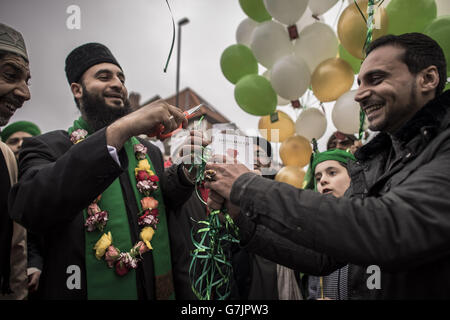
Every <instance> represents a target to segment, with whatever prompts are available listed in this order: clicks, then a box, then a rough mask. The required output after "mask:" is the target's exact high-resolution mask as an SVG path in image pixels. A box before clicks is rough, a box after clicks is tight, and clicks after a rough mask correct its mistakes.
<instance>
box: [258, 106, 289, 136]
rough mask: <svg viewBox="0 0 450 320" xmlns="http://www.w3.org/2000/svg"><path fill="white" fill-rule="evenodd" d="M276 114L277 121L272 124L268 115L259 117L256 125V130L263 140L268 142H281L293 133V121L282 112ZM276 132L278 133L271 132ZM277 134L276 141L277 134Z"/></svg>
mask: <svg viewBox="0 0 450 320" xmlns="http://www.w3.org/2000/svg"><path fill="white" fill-rule="evenodd" d="M276 112H278V121H275V122H272V121H271V120H270V119H271V118H270V115H268V116H264V117H261V119H259V123H258V129H259V132H260V133H261V135H262V136H263V137H264V139H266V140H268V141H270V142H283V141H284V140H286V139H287V138H289V137H290V136H292V135H294V133H295V124H294V121H293V120H292V119H291V117H289V115H287V114H286V113H284V112H283V111H278V110H277V111H276ZM271 130H278V131H271ZM277 132H278V140H277V134H276V133H277Z"/></svg>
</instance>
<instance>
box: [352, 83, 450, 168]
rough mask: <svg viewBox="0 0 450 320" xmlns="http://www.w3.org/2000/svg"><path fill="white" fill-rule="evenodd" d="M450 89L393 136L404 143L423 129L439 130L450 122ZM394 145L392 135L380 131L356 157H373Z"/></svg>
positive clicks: (429, 103) (432, 101)
mask: <svg viewBox="0 0 450 320" xmlns="http://www.w3.org/2000/svg"><path fill="white" fill-rule="evenodd" d="M449 108H450V90H447V91H445V92H444V93H442V94H441V95H439V96H438V97H436V98H435V99H433V100H431V101H430V102H428V103H427V104H426V105H425V106H424V107H423V108H421V109H420V110H419V111H418V112H417V113H416V114H415V115H414V117H413V118H412V119H411V120H409V121H408V122H407V123H406V124H405V125H404V126H403V127H402V128H400V129H399V130H398V131H397V132H396V133H395V134H394V135H393V136H394V138H395V139H396V140H397V141H399V142H400V143H402V144H406V143H408V142H409V141H411V139H412V138H413V137H415V136H417V135H418V134H420V132H421V130H423V129H424V128H427V129H428V130H431V131H435V132H437V131H439V130H442V129H441V128H445V127H447V126H448V124H449V120H450V119H449V114H450V112H449ZM391 145H392V141H391V137H390V136H389V134H388V133H386V132H380V133H379V134H378V135H377V136H376V137H375V138H374V139H373V140H372V141H370V142H369V143H368V144H366V145H364V146H363V147H361V148H360V149H359V150H358V151H357V152H356V153H355V157H356V158H357V159H359V160H366V159H369V158H372V157H373V156H375V155H376V154H378V153H380V152H381V151H382V150H386V149H388V148H389V147H390V146H391Z"/></svg>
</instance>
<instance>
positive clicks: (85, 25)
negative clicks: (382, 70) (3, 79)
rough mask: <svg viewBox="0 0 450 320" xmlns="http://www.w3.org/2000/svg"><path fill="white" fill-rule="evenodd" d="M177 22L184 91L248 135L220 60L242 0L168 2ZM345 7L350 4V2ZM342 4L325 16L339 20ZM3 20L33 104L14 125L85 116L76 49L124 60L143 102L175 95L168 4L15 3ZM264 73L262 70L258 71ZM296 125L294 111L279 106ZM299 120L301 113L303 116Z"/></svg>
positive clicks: (251, 123) (58, 125) (249, 123)
mask: <svg viewBox="0 0 450 320" xmlns="http://www.w3.org/2000/svg"><path fill="white" fill-rule="evenodd" d="M169 3H170V5H171V8H172V12H173V16H174V19H175V23H176V22H177V21H178V20H180V19H181V18H183V17H188V18H189V20H190V23H189V24H187V25H185V26H184V27H183V31H182V50H181V69H180V70H181V79H180V88H181V89H182V88H184V87H190V88H192V89H193V90H195V91H196V92H197V93H198V94H199V95H200V96H202V97H203V98H204V99H206V100H207V101H208V102H209V103H211V104H212V105H213V106H214V107H215V108H216V109H217V110H219V111H220V112H221V113H223V114H224V115H225V116H226V117H227V118H228V119H230V120H231V121H233V122H235V123H236V124H237V125H238V126H239V127H240V128H242V129H244V130H246V131H247V132H249V129H253V130H254V129H257V127H258V121H259V117H256V116H252V115H249V114H247V113H245V112H244V111H242V110H241V109H240V108H239V106H238V105H237V103H236V102H235V100H234V85H233V84H231V83H230V82H228V81H227V80H226V79H225V77H224V76H223V75H222V72H221V70H220V56H221V54H222V52H223V50H224V49H225V48H226V47H228V46H229V45H232V44H235V43H236V39H235V32H236V29H237V27H238V25H239V23H240V22H241V21H242V20H243V19H245V18H246V17H247V16H246V15H245V13H244V12H243V11H242V9H241V7H240V5H239V1H238V0H169ZM70 5H77V6H79V7H80V9H81V29H80V30H69V29H68V28H67V27H66V20H67V19H68V17H69V16H70V14H68V13H66V10H67V8H68V7H69V6H70ZM345 5H347V4H345ZM340 8H341V1H339V2H338V4H336V6H335V7H333V8H332V9H331V10H330V11H329V12H328V13H326V14H325V15H324V17H323V19H324V21H325V22H326V23H328V24H329V25H331V26H333V27H334V28H335V25H334V22H335V21H336V17H337V15H338V13H339V9H340ZM0 21H1V22H2V23H5V24H8V25H10V26H12V27H14V28H16V29H17V30H19V31H20V32H21V33H22V34H23V36H24V37H25V42H26V45H27V49H28V54H29V56H30V63H31V75H32V80H31V95H32V97H31V100H30V101H29V102H26V103H25V104H24V106H23V107H22V108H21V109H19V110H18V111H17V112H16V114H15V115H14V116H13V118H12V119H11V122H12V121H18V120H30V121H34V122H36V123H37V124H38V125H39V126H40V127H41V129H42V131H43V132H46V131H50V130H56V129H66V128H68V127H69V126H70V125H71V124H72V122H73V120H74V119H76V118H77V117H78V116H79V113H78V111H77V109H76V107H75V104H74V101H73V98H72V94H71V92H70V88H69V85H68V83H67V80H66V77H65V73H64V60H65V58H66V56H67V54H68V53H69V52H70V51H71V50H72V49H74V48H75V47H77V46H79V45H81V44H84V43H87V42H94V41H95V42H101V43H103V44H105V45H106V46H108V47H109V48H110V49H111V51H112V52H113V54H114V55H115V57H116V58H117V59H118V61H119V63H120V64H121V66H122V68H123V69H124V72H125V75H126V77H127V81H126V85H127V88H128V90H129V91H130V92H131V91H137V92H139V93H141V95H142V100H141V101H145V100H146V99H149V98H150V97H153V96H154V95H155V94H159V95H160V96H161V97H163V98H167V97H169V96H170V95H172V94H174V93H175V76H176V54H177V52H176V43H175V48H174V52H173V55H172V59H171V61H170V64H169V68H168V70H167V73H164V72H163V69H164V64H165V62H166V58H167V56H168V53H169V49H170V45H171V41H172V20H171V15H170V12H169V10H168V7H167V4H166V2H165V1H164V0H130V1H119V0H108V1H107V0H95V1H92V0H91V1H88V0H71V1H68V0H14V1H1V2H0ZM262 71H264V69H263V67H261V66H260V73H262ZM332 106H333V103H328V104H326V106H325V109H326V113H327V118H328V120H329V121H328V129H327V133H326V134H325V135H324V137H323V138H322V139H321V140H320V141H319V147H320V149H323V148H324V141H325V140H326V139H327V138H328V136H329V135H330V134H331V133H332V132H333V131H334V130H335V129H334V126H333V124H332V123H331V119H330V115H331V108H332ZM279 110H282V111H285V112H287V113H288V114H290V115H291V117H292V118H293V120H294V121H295V119H296V112H295V111H294V110H293V109H292V107H290V106H284V107H279ZM297 114H298V110H297Z"/></svg>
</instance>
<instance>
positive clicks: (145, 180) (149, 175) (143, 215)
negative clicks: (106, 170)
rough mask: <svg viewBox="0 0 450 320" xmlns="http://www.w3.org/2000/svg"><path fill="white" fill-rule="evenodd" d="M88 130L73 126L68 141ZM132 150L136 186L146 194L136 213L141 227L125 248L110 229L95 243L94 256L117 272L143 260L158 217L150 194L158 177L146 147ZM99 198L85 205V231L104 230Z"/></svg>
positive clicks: (78, 138) (105, 215) (105, 214)
mask: <svg viewBox="0 0 450 320" xmlns="http://www.w3.org/2000/svg"><path fill="white" fill-rule="evenodd" d="M87 134H88V132H87V131H86V130H83V129H78V130H74V131H73V132H72V133H71V135H70V141H71V142H72V143H73V144H77V143H79V142H81V141H83V140H84V139H85V138H86V136H87ZM133 148H134V154H135V156H136V159H137V160H138V165H137V167H136V168H135V170H134V172H135V176H136V181H137V185H136V186H137V189H138V190H139V192H140V193H142V194H143V195H144V196H145V197H144V198H142V199H141V205H142V211H141V212H139V214H138V225H139V226H141V227H143V228H142V230H141V233H140V235H139V238H140V239H141V241H138V242H137V243H136V244H135V245H134V246H133V247H132V248H131V249H130V250H129V251H128V252H121V251H120V250H119V249H118V248H117V247H115V246H114V245H113V238H112V235H111V232H108V233H107V234H106V233H104V234H103V235H102V236H101V237H100V239H99V240H98V241H97V243H96V244H95V246H94V250H95V256H96V258H97V259H98V260H101V259H102V257H104V258H105V261H106V264H107V266H108V267H109V268H115V271H116V273H117V274H118V275H119V276H124V275H126V274H127V273H128V272H129V271H130V270H131V269H136V268H137V267H138V263H139V262H140V261H141V260H142V255H143V254H144V253H146V252H148V251H150V250H152V249H153V248H152V246H151V243H150V240H151V239H152V238H153V235H154V233H155V230H156V227H157V225H158V223H159V220H158V201H157V200H156V199H154V198H153V197H151V196H150V195H151V194H152V193H153V192H154V191H155V190H157V189H158V184H157V182H158V181H159V178H158V176H157V175H155V173H154V172H153V171H152V170H151V169H150V163H149V162H148V160H147V159H146V154H147V148H146V147H145V146H144V145H143V144H136V145H134V146H133ZM100 199H101V195H99V196H98V197H97V198H96V199H95V200H94V201H93V202H92V203H91V204H90V205H89V206H88V208H87V216H88V217H87V219H86V221H85V224H84V226H85V227H86V229H87V231H88V232H93V231H95V230H97V229H98V230H99V231H100V232H103V230H104V228H105V227H106V224H107V222H108V212H107V211H102V210H101V209H100V207H99V206H98V202H99V201H100Z"/></svg>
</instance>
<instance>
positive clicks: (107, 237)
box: [94, 231, 112, 260]
mask: <svg viewBox="0 0 450 320" xmlns="http://www.w3.org/2000/svg"><path fill="white" fill-rule="evenodd" d="M111 243H112V235H111V231H110V232H108V234H106V233H104V234H103V235H102V236H101V238H100V239H98V241H97V243H96V244H95V246H94V250H95V256H96V257H97V259H98V260H100V259H101V258H102V257H103V256H104V255H105V252H106V249H108V247H109V246H110V245H111Z"/></svg>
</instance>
